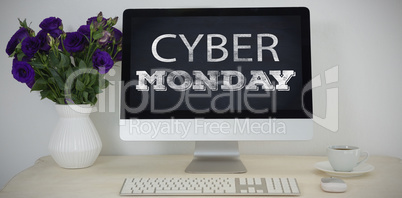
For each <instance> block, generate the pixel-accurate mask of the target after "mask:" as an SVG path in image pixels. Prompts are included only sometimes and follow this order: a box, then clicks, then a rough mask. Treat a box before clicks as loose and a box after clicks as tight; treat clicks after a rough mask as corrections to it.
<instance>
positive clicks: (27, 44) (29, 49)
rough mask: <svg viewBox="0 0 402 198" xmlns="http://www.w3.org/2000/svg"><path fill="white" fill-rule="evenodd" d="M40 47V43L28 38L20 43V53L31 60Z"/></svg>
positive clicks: (37, 40) (35, 39)
mask: <svg viewBox="0 0 402 198" xmlns="http://www.w3.org/2000/svg"><path fill="white" fill-rule="evenodd" d="M40 47H41V42H40V41H39V39H37V38H35V37H28V38H25V39H24V40H23V41H22V45H21V49H22V52H24V54H25V55H26V56H27V57H28V58H32V57H33V56H34V55H35V53H36V52H37V51H38V50H39V48H40Z"/></svg>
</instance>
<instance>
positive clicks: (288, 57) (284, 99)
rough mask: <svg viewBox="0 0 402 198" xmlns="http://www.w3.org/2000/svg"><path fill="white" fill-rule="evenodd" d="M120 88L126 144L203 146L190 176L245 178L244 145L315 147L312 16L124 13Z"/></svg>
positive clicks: (287, 12)
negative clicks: (241, 151) (282, 142)
mask: <svg viewBox="0 0 402 198" xmlns="http://www.w3.org/2000/svg"><path fill="white" fill-rule="evenodd" d="M122 81H123V83H122V89H121V104H120V106H121V109H120V136H121V139H123V140H125V141H196V148H195V151H194V160H193V162H191V164H190V165H189V167H188V168H187V169H186V172H193V173H197V172H207V173H241V172H245V171H246V168H245V167H244V166H243V164H242V163H241V161H240V160H239V151H238V146H237V141H249V140H252V141H261V140H262V141H274V140H308V139H311V138H312V134H313V129H312V128H313V123H312V92H311V84H310V81H311V54H310V20H309V10H308V9H307V8H299V7H298V8H208V9H204V8H202V9H201V8H198V9H128V10H125V12H124V14H123V62H122Z"/></svg>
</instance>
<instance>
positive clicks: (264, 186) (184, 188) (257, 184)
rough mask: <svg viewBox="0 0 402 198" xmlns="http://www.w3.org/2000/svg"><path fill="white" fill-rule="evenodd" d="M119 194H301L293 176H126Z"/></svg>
mask: <svg viewBox="0 0 402 198" xmlns="http://www.w3.org/2000/svg"><path fill="white" fill-rule="evenodd" d="M120 195H136V196H147V195H154V196H156V195H175V196H179V195H195V196H200V195H205V196H208V195H209V196H211V195H214V196H216V195H231V196H233V195H240V196H245V195H246V196H249V195H300V191H299V187H298V185H297V181H296V179H295V178H257V177H255V178H250V177H249V178H126V180H125V181H124V184H123V187H122V188H121V191H120Z"/></svg>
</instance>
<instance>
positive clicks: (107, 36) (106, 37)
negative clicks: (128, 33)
mask: <svg viewBox="0 0 402 198" xmlns="http://www.w3.org/2000/svg"><path fill="white" fill-rule="evenodd" d="M102 34H103V36H102V37H101V38H100V39H99V40H98V42H99V44H101V45H105V44H108V43H109V39H110V36H112V34H110V32H109V31H107V30H103V32H102Z"/></svg>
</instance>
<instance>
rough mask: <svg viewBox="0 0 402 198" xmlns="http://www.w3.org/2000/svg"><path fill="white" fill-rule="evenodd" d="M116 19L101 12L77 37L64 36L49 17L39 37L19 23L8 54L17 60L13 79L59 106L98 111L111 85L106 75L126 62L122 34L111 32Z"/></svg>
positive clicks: (55, 20)
mask: <svg viewBox="0 0 402 198" xmlns="http://www.w3.org/2000/svg"><path fill="white" fill-rule="evenodd" d="M117 19H118V18H117V17H116V18H109V19H105V18H103V16H102V12H100V13H99V14H98V15H97V16H95V17H91V18H89V19H88V20H87V22H86V24H85V25H82V26H80V27H79V28H78V30H77V31H76V32H64V30H63V24H62V20H61V19H59V18H56V17H49V18H46V19H44V20H43V21H42V22H41V23H40V25H39V27H40V28H41V30H40V31H39V32H38V33H37V34H35V32H34V31H33V30H32V29H31V28H30V27H28V25H27V23H26V20H24V21H21V20H19V21H20V26H21V27H20V28H19V29H18V31H17V32H16V33H15V34H14V35H13V36H12V37H11V39H10V41H9V42H8V44H7V48H6V53H7V54H8V55H9V56H10V57H12V58H14V60H13V65H12V74H13V76H14V78H15V79H16V80H17V81H19V82H21V83H26V85H27V86H28V87H29V88H30V89H31V91H39V92H40V95H41V97H42V99H44V98H48V99H49V100H51V101H53V102H55V103H56V104H90V105H95V104H96V102H97V94H99V93H101V92H102V89H105V88H106V87H107V86H108V85H109V81H107V80H106V79H105V78H104V75H105V74H106V73H107V72H108V71H109V70H110V69H111V68H112V67H113V66H114V64H115V63H116V62H118V61H121V58H122V54H121V50H122V33H121V31H120V30H118V29H116V28H114V27H113V26H114V25H115V24H116V23H117Z"/></svg>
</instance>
